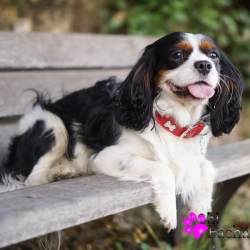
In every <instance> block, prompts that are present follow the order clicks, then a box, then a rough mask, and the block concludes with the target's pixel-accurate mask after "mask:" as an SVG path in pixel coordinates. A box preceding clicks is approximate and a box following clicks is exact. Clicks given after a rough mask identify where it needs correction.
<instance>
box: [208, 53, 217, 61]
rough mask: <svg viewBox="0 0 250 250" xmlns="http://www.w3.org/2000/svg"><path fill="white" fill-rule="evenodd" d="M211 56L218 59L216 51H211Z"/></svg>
mask: <svg viewBox="0 0 250 250" xmlns="http://www.w3.org/2000/svg"><path fill="white" fill-rule="evenodd" d="M209 57H210V58H211V59H213V60H216V59H217V58H218V55H217V53H216V52H211V53H209Z"/></svg>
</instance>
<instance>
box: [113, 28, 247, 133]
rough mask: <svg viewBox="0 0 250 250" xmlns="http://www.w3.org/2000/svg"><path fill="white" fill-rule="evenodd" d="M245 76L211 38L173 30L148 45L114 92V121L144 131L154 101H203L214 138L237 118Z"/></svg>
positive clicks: (234, 122)
mask: <svg viewBox="0 0 250 250" xmlns="http://www.w3.org/2000/svg"><path fill="white" fill-rule="evenodd" d="M242 91H243V80H242V77H241V75H240V73H239V72H238V70H237V69H236V68H235V67H234V66H233V64H232V63H231V62H230V61H229V60H228V59H227V57H226V56H225V55H224V54H223V53H222V52H220V50H219V49H218V47H217V46H216V44H215V43H214V42H213V40H211V39H210V38H208V37H206V36H205V35H202V34H197V35H193V34H187V33H180V32H175V33H171V34H169V35H167V36H165V37H163V38H161V39H159V40H157V41H156V42H154V43H153V44H151V45H149V46H147V47H146V48H145V50H144V53H143V54H142V56H141V58H140V59H139V60H138V62H137V63H136V65H135V66H134V67H133V69H132V70H131V72H130V73H129V75H128V77H127V78H126V80H125V81H124V82H123V83H122V84H121V86H120V88H119V90H118V91H117V92H116V94H115V96H114V100H115V115H116V120H117V122H118V123H120V124H121V125H123V126H126V127H129V128H132V129H135V130H142V129H144V128H146V127H147V126H148V124H149V122H150V120H151V119H153V117H154V114H153V102H154V100H155V98H156V96H157V95H158V94H159V93H160V94H161V95H164V98H168V99H169V100H172V101H173V102H178V103H182V104H183V105H186V106H188V105H189V106H199V105H206V104H207V111H208V112H209V113H210V114H209V115H210V124H211V128H212V133H213V135H214V136H219V135H221V134H222V133H227V134H228V133H230V132H231V130H232V128H233V127H234V125H235V124H236V123H237V122H238V121H239V117H240V112H241V95H242Z"/></svg>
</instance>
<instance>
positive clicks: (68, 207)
mask: <svg viewBox="0 0 250 250" xmlns="http://www.w3.org/2000/svg"><path fill="white" fill-rule="evenodd" d="M17 200H18V203H16V201H17ZM149 202H152V192H151V190H150V187H149V185H148V184H146V183H132V182H122V181H117V180H116V179H114V178H111V177H107V176H100V175H99V176H89V177H83V178H75V179H74V180H66V181H61V182H57V183H51V184H49V185H43V186H37V187H32V188H27V189H25V190H17V191H13V192H8V193H3V194H1V195H0V204H1V206H0V225H1V227H0V247H3V246H7V245H9V244H13V243H16V242H19V241H22V240H25V239H29V238H33V237H36V236H38V235H42V234H46V233H48V232H52V231H55V230H60V229H63V228H68V227H71V226H73V225H78V224H81V223H84V222H87V221H91V220H94V219H97V218H101V217H104V216H107V215H110V214H113V213H117V212H120V211H124V210H127V209H130V208H134V207H137V206H141V205H144V204H147V203H149Z"/></svg>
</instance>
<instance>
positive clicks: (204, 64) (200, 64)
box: [194, 61, 212, 75]
mask: <svg viewBox="0 0 250 250" xmlns="http://www.w3.org/2000/svg"><path fill="white" fill-rule="evenodd" d="M194 67H195V68H196V69H197V70H198V71H199V72H200V73H201V74H203V75H205V74H208V73H209V72H210V71H211V69H212V64H211V63H210V62H208V61H197V62H195V63H194Z"/></svg>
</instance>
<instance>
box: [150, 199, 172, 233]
mask: <svg viewBox="0 0 250 250" xmlns="http://www.w3.org/2000/svg"><path fill="white" fill-rule="evenodd" d="M175 203H176V202H175V200H174V202H167V203H166V204H165V205H164V204H161V205H158V206H155V209H156V211H157V212H158V214H159V216H160V217H161V222H162V224H163V225H164V227H165V228H167V229H168V232H169V231H170V230H172V229H175V228H176V226H177V211H176V204H175Z"/></svg>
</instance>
